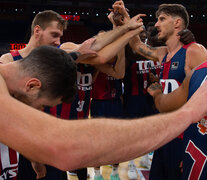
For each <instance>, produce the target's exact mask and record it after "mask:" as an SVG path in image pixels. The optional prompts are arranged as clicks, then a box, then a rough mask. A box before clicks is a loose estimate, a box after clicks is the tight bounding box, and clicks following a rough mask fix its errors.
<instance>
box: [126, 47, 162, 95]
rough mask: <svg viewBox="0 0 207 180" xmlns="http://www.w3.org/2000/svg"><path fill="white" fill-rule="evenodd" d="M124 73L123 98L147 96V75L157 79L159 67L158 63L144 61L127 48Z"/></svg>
mask: <svg viewBox="0 0 207 180" xmlns="http://www.w3.org/2000/svg"><path fill="white" fill-rule="evenodd" d="M125 53H126V59H127V64H126V72H125V77H124V94H125V95H124V96H125V97H127V96H136V95H145V94H147V87H148V86H149V73H150V72H152V73H153V74H154V75H155V76H157V77H159V75H160V68H161V65H160V64H159V62H153V61H151V60H146V59H145V58H144V57H142V56H140V55H137V54H135V53H134V52H133V51H132V50H131V48H130V47H129V46H127V47H126V51H125Z"/></svg>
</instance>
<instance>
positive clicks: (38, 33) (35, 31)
mask: <svg viewBox="0 0 207 180" xmlns="http://www.w3.org/2000/svg"><path fill="white" fill-rule="evenodd" d="M41 31H42V28H41V27H40V26H39V25H36V26H35V27H34V35H35V37H39V36H40V33H41Z"/></svg>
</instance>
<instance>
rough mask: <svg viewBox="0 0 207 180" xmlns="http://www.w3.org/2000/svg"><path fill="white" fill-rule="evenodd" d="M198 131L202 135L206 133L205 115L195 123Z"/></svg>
mask: <svg viewBox="0 0 207 180" xmlns="http://www.w3.org/2000/svg"><path fill="white" fill-rule="evenodd" d="M197 127H198V131H199V133H201V134H202V135H205V134H207V115H206V116H205V117H203V118H202V119H201V121H199V122H198V124H197Z"/></svg>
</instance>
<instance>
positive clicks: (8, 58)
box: [0, 53, 14, 64]
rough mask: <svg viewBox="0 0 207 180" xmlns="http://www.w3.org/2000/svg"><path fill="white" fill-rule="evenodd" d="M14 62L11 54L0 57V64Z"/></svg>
mask: <svg viewBox="0 0 207 180" xmlns="http://www.w3.org/2000/svg"><path fill="white" fill-rule="evenodd" d="M12 61H14V59H13V56H12V55H11V53H6V54H3V55H2V56H1V57H0V62H1V63H3V64H4V63H9V62H12Z"/></svg>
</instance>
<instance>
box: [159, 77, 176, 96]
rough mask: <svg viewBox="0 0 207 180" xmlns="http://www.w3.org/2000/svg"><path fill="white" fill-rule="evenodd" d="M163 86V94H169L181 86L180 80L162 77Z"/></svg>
mask: <svg viewBox="0 0 207 180" xmlns="http://www.w3.org/2000/svg"><path fill="white" fill-rule="evenodd" d="M160 84H161V85H162V88H163V94H168V93H170V92H172V91H174V90H175V89H177V88H178V87H179V83H178V81H176V80H175V79H160Z"/></svg>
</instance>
